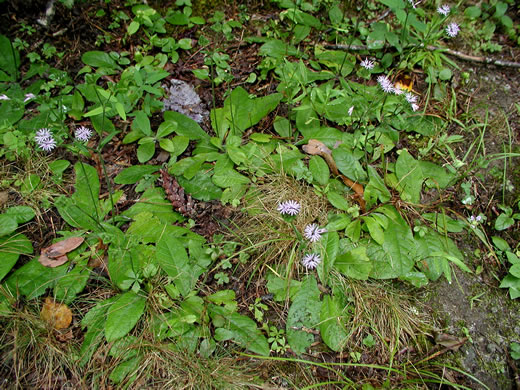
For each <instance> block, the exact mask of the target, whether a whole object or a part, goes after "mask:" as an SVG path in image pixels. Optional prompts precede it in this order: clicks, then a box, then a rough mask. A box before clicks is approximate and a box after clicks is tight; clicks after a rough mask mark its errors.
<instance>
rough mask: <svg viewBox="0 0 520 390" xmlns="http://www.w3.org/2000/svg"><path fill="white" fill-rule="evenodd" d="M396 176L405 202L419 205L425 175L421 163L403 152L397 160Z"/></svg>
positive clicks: (406, 152) (405, 151)
mask: <svg viewBox="0 0 520 390" xmlns="http://www.w3.org/2000/svg"><path fill="white" fill-rule="evenodd" d="M395 174H396V176H397V179H398V180H399V191H400V192H401V197H402V198H403V200H405V201H409V202H412V203H419V201H420V199H421V189H422V186H423V182H424V175H423V172H422V170H421V166H420V165H419V162H418V161H417V160H416V159H414V158H413V157H412V156H411V155H410V153H408V151H407V150H406V149H405V150H402V151H401V154H400V155H399V157H398V158H397V161H396V163H395Z"/></svg>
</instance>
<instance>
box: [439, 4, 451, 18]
mask: <svg viewBox="0 0 520 390" xmlns="http://www.w3.org/2000/svg"><path fill="white" fill-rule="evenodd" d="M437 12H438V13H439V14H441V15H443V16H448V14H449V13H450V7H449V6H448V5H446V4H444V5H441V6H440V7H439V8H437Z"/></svg>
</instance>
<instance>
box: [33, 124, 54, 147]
mask: <svg viewBox="0 0 520 390" xmlns="http://www.w3.org/2000/svg"><path fill="white" fill-rule="evenodd" d="M47 138H52V133H51V131H50V130H49V129H45V128H43V129H40V130H38V131H37V132H36V136H35V137H34V140H35V141H36V142H38V143H39V142H40V141H42V140H45V139H47Z"/></svg>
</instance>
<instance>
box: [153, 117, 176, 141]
mask: <svg viewBox="0 0 520 390" xmlns="http://www.w3.org/2000/svg"><path fill="white" fill-rule="evenodd" d="M176 130H177V122H175V121H164V122H163V123H161V124H160V125H159V128H158V129H157V135H156V137H157V138H163V137H166V136H168V135H170V134H171V133H173V132H174V131H176Z"/></svg>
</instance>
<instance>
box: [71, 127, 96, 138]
mask: <svg viewBox="0 0 520 390" xmlns="http://www.w3.org/2000/svg"><path fill="white" fill-rule="evenodd" d="M74 135H75V137H76V139H77V140H78V141H88V140H89V139H90V137H92V130H90V129H89V128H88V127H85V126H81V127H78V128H77V129H76V132H75V133H74Z"/></svg>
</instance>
